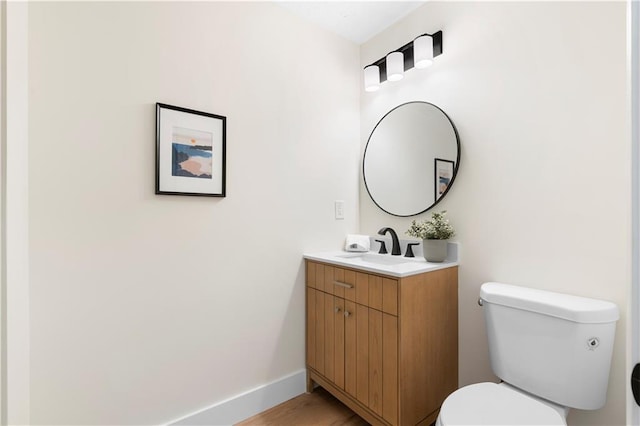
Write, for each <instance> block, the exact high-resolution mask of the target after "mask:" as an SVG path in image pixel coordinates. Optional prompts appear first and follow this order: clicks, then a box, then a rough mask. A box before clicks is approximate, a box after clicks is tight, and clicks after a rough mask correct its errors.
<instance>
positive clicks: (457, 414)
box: [436, 383, 567, 426]
mask: <svg viewBox="0 0 640 426" xmlns="http://www.w3.org/2000/svg"><path fill="white" fill-rule="evenodd" d="M559 408H560V407H558V409H559ZM558 409H556V408H554V407H552V406H551V405H550V404H545V403H544V402H541V401H539V400H538V399H534V398H533V397H530V396H527V395H525V394H524V393H521V392H519V391H517V390H515V389H514V388H512V387H510V386H506V385H499V384H496V383H478V384H475V385H469V386H465V387H463V388H460V389H458V390H457V391H455V392H454V393H452V394H451V395H449V396H448V397H447V399H446V400H445V401H444V402H443V403H442V407H441V408H440V415H439V416H438V420H437V423H436V425H438V426H454V425H511V426H513V425H566V424H567V423H566V420H565V418H564V417H563V416H562V415H561V414H560V412H559V411H558Z"/></svg>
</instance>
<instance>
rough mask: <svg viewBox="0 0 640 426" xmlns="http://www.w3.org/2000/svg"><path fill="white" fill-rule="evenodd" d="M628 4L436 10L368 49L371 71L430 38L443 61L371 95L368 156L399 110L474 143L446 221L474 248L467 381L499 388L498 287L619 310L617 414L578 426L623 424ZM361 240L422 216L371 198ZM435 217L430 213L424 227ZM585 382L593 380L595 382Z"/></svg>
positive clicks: (364, 60)
mask: <svg viewBox="0 0 640 426" xmlns="http://www.w3.org/2000/svg"><path fill="white" fill-rule="evenodd" d="M625 9H626V5H625V3H624V2H603V3H597V2H568V3H562V2H530V3H527V2H497V3H491V2H428V3H427V4H426V5H425V6H423V7H421V8H420V9H418V10H416V11H415V12H413V13H412V14H411V15H409V16H408V17H407V18H405V19H404V20H402V21H400V22H398V23H397V24H396V25H394V26H393V27H391V28H390V29H388V30H387V31H385V32H384V33H382V34H380V35H379V36H377V37H375V38H374V39H372V40H370V41H369V42H367V43H365V44H364V45H363V46H362V48H361V65H362V66H364V65H366V64H368V63H371V62H373V61H374V60H376V59H378V58H380V57H382V56H384V55H385V54H386V53H387V52H389V51H391V50H394V49H396V48H397V47H399V46H402V45H403V44H405V43H407V42H408V41H410V40H411V39H412V38H414V37H416V36H417V35H419V34H422V33H424V32H435V31H437V30H442V31H443V33H444V54H443V55H442V56H440V57H438V58H436V62H435V64H434V65H433V66H432V67H431V68H429V69H427V70H424V71H419V70H411V71H409V72H407V73H406V77H405V78H404V80H402V81H400V82H398V83H383V84H382V86H381V89H380V90H379V91H378V92H374V93H365V92H364V91H362V92H361V142H362V149H363V148H364V145H365V143H366V141H367V138H368V135H369V133H370V132H371V130H372V129H373V127H374V126H375V124H376V123H377V121H378V120H379V119H380V117H382V116H383V115H384V113H385V112H387V111H388V110H390V109H391V108H392V107H394V106H396V105H398V104H401V103H403V102H406V101H410V100H424V101H429V102H432V103H434V104H436V105H438V106H440V107H441V108H443V110H444V111H445V112H447V114H448V115H449V116H450V117H451V119H452V120H453V122H454V123H455V125H456V126H457V129H458V132H459V134H460V139H461V144H462V158H461V167H460V172H459V174H458V177H457V179H456V181H455V184H454V187H453V188H452V190H451V191H450V193H449V194H448V195H447V198H446V199H445V200H443V201H442V202H441V203H440V204H439V205H438V207H437V210H442V209H445V210H448V211H449V217H450V219H451V222H452V224H453V225H454V226H455V227H456V229H457V231H458V236H457V238H456V239H457V240H458V241H459V242H460V243H461V245H462V259H463V260H462V264H461V266H460V281H459V286H460V287H459V288H460V299H459V300H460V384H461V385H466V384H469V383H473V382H479V381H483V380H492V379H494V376H493V375H492V373H491V370H490V366H489V361H488V353H487V346H486V342H485V330H484V325H483V319H482V311H481V309H480V308H479V307H478V306H477V304H476V301H477V297H478V292H479V287H480V285H481V284H482V283H483V282H485V281H489V280H495V281H503V282H510V283H515V284H521V285H528V286H531V287H537V288H543V289H549V290H555V291H560V292H566V293H572V294H578V295H584V296H588V297H596V298H602V299H608V300H611V301H613V302H615V303H617V304H618V306H619V307H620V309H621V313H622V318H621V320H620V321H619V322H618V329H617V333H616V343H615V350H614V359H613V367H612V370H611V379H610V385H609V390H608V401H607V405H606V406H605V407H604V408H603V409H601V410H598V411H596V412H587V411H575V412H573V413H572V414H571V415H570V418H569V421H570V424H580V425H589V424H592V425H605V424H606V425H614V424H625V391H626V387H627V382H628V380H627V377H626V374H625V351H626V347H625V345H626V343H625V321H626V306H627V295H628V292H629V290H630V280H631V272H630V241H631V240H630V235H631V225H630V174H631V172H630V170H631V169H630V164H631V161H630V152H631V150H630V140H629V136H628V134H629V132H628V129H629V125H628V122H627V120H626V117H627V112H628V111H627V103H626V102H627V100H626V86H625V84H626V62H625V61H626V39H625V34H626V27H625V26H626V16H625ZM360 212H361V214H360V221H361V224H360V226H361V229H360V231H361V232H362V233H369V234H374V233H375V232H376V231H377V230H378V229H379V228H380V227H381V226H383V225H384V226H393V227H394V228H396V230H398V231H399V232H404V231H405V230H406V229H407V228H408V225H409V223H410V221H411V219H412V218H395V217H392V216H389V215H387V214H385V213H384V212H382V211H381V210H379V209H377V208H376V207H375V205H374V204H373V203H372V202H371V200H370V199H369V198H368V195H367V193H366V191H365V190H364V188H363V187H361V190H360ZM428 216H429V213H427V214H423V215H421V216H418V219H423V218H426V217H428ZM585 373H586V372H585Z"/></svg>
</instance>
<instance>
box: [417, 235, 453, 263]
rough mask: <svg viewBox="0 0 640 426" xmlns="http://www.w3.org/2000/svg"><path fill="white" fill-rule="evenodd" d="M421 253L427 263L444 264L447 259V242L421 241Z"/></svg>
mask: <svg viewBox="0 0 640 426" xmlns="http://www.w3.org/2000/svg"><path fill="white" fill-rule="evenodd" d="M422 252H423V253H424V258H425V259H426V260H427V262H444V260H445V259H446V258H447V240H422Z"/></svg>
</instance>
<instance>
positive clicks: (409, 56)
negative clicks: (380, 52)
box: [365, 31, 442, 83]
mask: <svg viewBox="0 0 640 426" xmlns="http://www.w3.org/2000/svg"><path fill="white" fill-rule="evenodd" d="M425 35H426V36H430V37H431V39H432V40H433V57H434V58H435V57H436V56H438V55H441V54H442V31H438V32H435V33H433V34H426V33H425V34H421V35H420V36H418V37H422V36H425ZM394 52H401V53H402V54H403V55H404V70H405V71H407V70H410V69H411V68H413V67H414V62H413V40H412V41H410V42H409V43H407V44H405V45H404V46H402V47H400V48H399V49H396V50H394ZM390 53H391V52H390ZM386 58H387V57H386V55H385V56H384V57H382V58H380V59H378V60H377V61H375V62H372V63H371V64H369V65H367V67H369V66H372V65H375V66H377V67H379V69H380V83H382V82H383V81H386V80H387V64H386ZM365 68H366V67H365Z"/></svg>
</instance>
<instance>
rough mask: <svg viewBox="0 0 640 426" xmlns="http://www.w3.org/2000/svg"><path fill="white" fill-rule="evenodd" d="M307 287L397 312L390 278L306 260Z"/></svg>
mask: <svg viewBox="0 0 640 426" xmlns="http://www.w3.org/2000/svg"><path fill="white" fill-rule="evenodd" d="M307 286H308V287H311V288H315V289H317V290H320V291H324V292H325V293H329V294H333V295H335V296H338V297H343V298H345V299H346V300H349V301H351V302H356V303H358V304H360V305H364V306H368V307H370V308H373V309H378V310H380V311H382V312H386V313H388V314H391V315H398V281H397V280H395V279H392V278H386V277H382V276H379V275H373V274H368V273H365V272H357V271H354V270H351V269H346V268H340V267H338V266H331V265H325V264H322V263H316V262H311V261H307Z"/></svg>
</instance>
